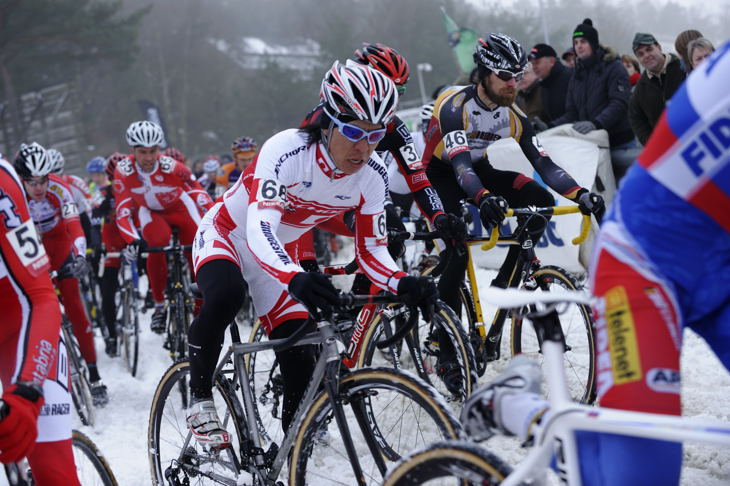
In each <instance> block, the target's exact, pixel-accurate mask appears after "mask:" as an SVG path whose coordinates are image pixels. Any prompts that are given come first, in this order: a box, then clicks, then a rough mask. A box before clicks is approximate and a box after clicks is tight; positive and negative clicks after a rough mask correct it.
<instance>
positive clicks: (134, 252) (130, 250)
mask: <svg viewBox="0 0 730 486" xmlns="http://www.w3.org/2000/svg"><path fill="white" fill-rule="evenodd" d="M142 243H143V240H141V239H139V238H137V239H135V240H132V242H131V243H130V244H128V245H127V246H125V247H124V249H123V250H122V256H123V257H124V259H125V260H127V261H132V260H136V259H137V256H138V255H139V252H140V251H141V248H142Z"/></svg>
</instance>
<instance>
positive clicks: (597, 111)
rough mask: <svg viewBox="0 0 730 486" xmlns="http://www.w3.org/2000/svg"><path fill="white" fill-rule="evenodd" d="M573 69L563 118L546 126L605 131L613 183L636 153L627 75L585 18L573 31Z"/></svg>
mask: <svg viewBox="0 0 730 486" xmlns="http://www.w3.org/2000/svg"><path fill="white" fill-rule="evenodd" d="M573 48H574V49H575V54H576V57H577V59H576V63H575V70H574V71H573V76H572V77H571V78H570V84H569V85H568V96H567V99H566V104H565V113H564V114H563V116H561V117H559V118H557V119H555V120H553V121H551V122H550V123H548V125H549V126H558V125H562V124H564V123H572V124H573V128H574V129H575V130H576V131H577V132H578V133H582V134H586V133H588V132H591V131H593V130H598V129H604V130H606V131H607V132H608V140H609V144H610V146H611V165H612V166H613V172H614V175H615V177H616V181H618V180H619V179H621V177H623V175H624V174H625V173H626V170H627V169H628V168H629V166H630V165H631V164H632V163H633V161H634V159H636V156H637V155H638V154H639V151H640V147H639V144H638V143H636V140H635V139H634V132H633V131H632V130H631V126H630V125H629V119H628V107H629V96H630V93H631V88H630V87H629V76H628V74H627V73H626V69H624V66H623V64H621V60H620V59H619V57H618V55H617V54H616V52H615V51H613V50H610V49H607V48H604V47H603V46H601V45H599V44H598V31H597V30H596V29H595V28H594V27H593V22H592V21H591V19H585V20H584V21H583V22H582V23H581V24H579V25H578V26H577V27H576V28H575V31H574V32H573Z"/></svg>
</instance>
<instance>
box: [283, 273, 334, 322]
mask: <svg viewBox="0 0 730 486" xmlns="http://www.w3.org/2000/svg"><path fill="white" fill-rule="evenodd" d="M289 293H290V294H291V296H292V297H294V299H295V300H297V301H299V302H301V303H302V304H304V306H305V307H306V308H307V310H309V312H311V313H316V312H317V309H321V310H322V312H323V313H324V314H325V315H329V314H331V313H332V306H336V305H338V303H339V293H338V292H337V289H336V288H335V287H334V286H333V285H332V282H330V279H329V278H327V276H326V275H324V274H322V273H310V272H299V273H297V274H296V275H294V277H293V278H292V279H291V281H290V282H289Z"/></svg>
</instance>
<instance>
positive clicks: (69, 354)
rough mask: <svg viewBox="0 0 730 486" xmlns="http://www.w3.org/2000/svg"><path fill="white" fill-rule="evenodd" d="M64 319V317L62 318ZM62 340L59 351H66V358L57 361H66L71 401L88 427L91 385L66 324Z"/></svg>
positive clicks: (91, 409) (91, 411) (91, 421)
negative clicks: (69, 376)
mask: <svg viewBox="0 0 730 486" xmlns="http://www.w3.org/2000/svg"><path fill="white" fill-rule="evenodd" d="M64 319H65V318H64ZM63 326H64V327H63V341H64V344H65V346H64V347H63V349H60V350H59V352H61V353H63V352H65V353H66V356H65V357H61V358H66V359H59V362H61V363H63V362H66V363H68V372H69V374H70V375H71V390H69V391H70V392H71V401H72V402H73V404H74V408H75V409H76V413H78V415H79V419H80V420H81V423H82V424H84V425H88V426H90V427H93V426H94V421H95V420H94V401H93V399H92V398H91V385H90V384H89V378H88V376H89V374H88V373H89V372H88V370H87V369H86V363H84V360H83V359H82V358H81V350H80V349H79V345H78V344H77V343H76V340H75V338H74V337H73V336H72V335H71V333H70V332H69V329H68V326H70V324H66V323H64V325H63Z"/></svg>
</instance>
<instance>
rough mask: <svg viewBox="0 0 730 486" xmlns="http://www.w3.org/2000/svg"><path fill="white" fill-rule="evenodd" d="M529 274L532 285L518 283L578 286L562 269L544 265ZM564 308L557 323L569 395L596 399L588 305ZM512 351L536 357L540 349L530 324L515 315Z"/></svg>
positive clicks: (557, 287)
mask: <svg viewBox="0 0 730 486" xmlns="http://www.w3.org/2000/svg"><path fill="white" fill-rule="evenodd" d="M531 277H532V278H534V282H535V284H537V285H536V286H533V285H531V284H530V280H529V279H528V283H527V284H524V283H523V284H522V287H521V288H523V289H532V288H534V290H535V291H537V290H538V289H539V290H540V291H551V292H554V291H560V289H564V290H565V291H576V290H579V288H580V286H579V285H578V283H577V282H576V280H575V278H574V277H573V276H572V275H571V274H570V273H568V272H567V271H566V270H564V269H562V268H560V267H557V266H553V265H546V266H544V267H540V268H538V269H537V270H535V271H534V272H533V273H532V274H531ZM567 307H568V311H566V312H562V313H561V314H560V315H559V319H560V327H561V329H562V330H563V333H564V335H565V336H566V344H567V346H568V348H567V349H566V351H565V352H564V353H563V359H564V362H565V371H566V379H567V382H568V387H569V389H570V391H571V396H572V397H573V399H574V400H576V401H580V402H581V403H593V401H594V400H595V399H596V391H595V373H596V369H595V356H596V353H595V351H596V349H595V338H594V335H593V319H592V317H591V309H590V307H588V306H586V305H580V304H570V305H569V306H567ZM511 345H512V354H513V355H516V354H518V353H523V354H527V355H531V356H533V357H535V358H538V359H539V360H540V361H541V360H542V359H541V356H542V355H541V353H540V349H539V342H538V340H537V336H536V335H535V332H534V329H533V328H532V326H525V325H524V323H523V320H522V319H521V318H519V317H515V316H514V315H513V317H512V336H511Z"/></svg>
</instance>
